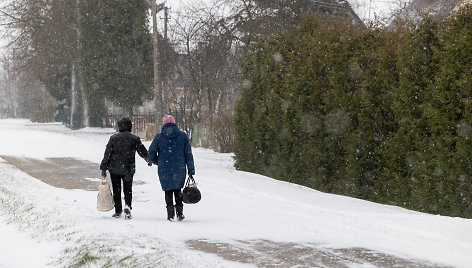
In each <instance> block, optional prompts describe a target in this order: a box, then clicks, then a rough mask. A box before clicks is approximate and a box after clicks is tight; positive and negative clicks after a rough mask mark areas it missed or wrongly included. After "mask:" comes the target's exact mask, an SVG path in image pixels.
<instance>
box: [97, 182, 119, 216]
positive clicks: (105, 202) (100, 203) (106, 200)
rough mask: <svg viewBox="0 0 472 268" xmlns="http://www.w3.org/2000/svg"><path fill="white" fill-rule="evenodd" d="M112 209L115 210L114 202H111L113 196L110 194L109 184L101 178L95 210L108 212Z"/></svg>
mask: <svg viewBox="0 0 472 268" xmlns="http://www.w3.org/2000/svg"><path fill="white" fill-rule="evenodd" d="M113 208H115V202H114V201H113V195H112V194H111V187H110V184H109V183H108V182H107V181H106V180H105V178H102V182H100V188H99V189H98V195H97V209H98V211H110V210H112V209H113Z"/></svg>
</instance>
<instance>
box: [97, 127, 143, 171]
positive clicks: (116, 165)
mask: <svg viewBox="0 0 472 268" xmlns="http://www.w3.org/2000/svg"><path fill="white" fill-rule="evenodd" d="M110 143H111V145H112V146H113V147H112V148H110V149H111V150H112V153H110V155H109V160H108V161H107V160H105V159H104V160H105V163H103V164H104V165H106V164H108V165H107V166H108V170H109V171H110V173H113V174H119V175H128V174H129V175H134V173H135V171H136V164H135V155H136V151H138V154H139V155H140V156H141V157H143V158H146V157H147V151H146V152H145V151H144V150H145V149H146V148H145V147H144V145H142V143H141V140H140V139H139V137H138V136H136V135H134V134H132V133H131V132H129V131H123V132H118V133H116V134H114V135H113V136H111V138H110ZM140 145H142V146H143V147H144V149H142V148H140V150H138V147H140ZM101 169H102V170H103V168H101Z"/></svg>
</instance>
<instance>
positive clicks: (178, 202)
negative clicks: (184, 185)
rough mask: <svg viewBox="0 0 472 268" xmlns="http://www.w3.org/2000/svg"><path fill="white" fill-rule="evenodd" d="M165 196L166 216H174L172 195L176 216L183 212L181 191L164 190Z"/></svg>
mask: <svg viewBox="0 0 472 268" xmlns="http://www.w3.org/2000/svg"><path fill="white" fill-rule="evenodd" d="M165 197H166V208H167V217H168V218H173V217H174V200H173V199H174V197H175V210H176V211H177V216H180V215H182V214H183V207H184V204H183V203H182V200H183V196H182V191H181V190H180V189H178V190H169V191H165Z"/></svg>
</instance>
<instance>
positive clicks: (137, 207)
mask: <svg viewBox="0 0 472 268" xmlns="http://www.w3.org/2000/svg"><path fill="white" fill-rule="evenodd" d="M111 133H113V130H110V129H105V130H104V129H90V128H86V129H82V130H78V131H72V130H69V129H67V128H65V127H63V126H62V125H59V124H32V123H30V122H29V121H27V120H11V119H6V120H0V156H4V158H5V159H8V157H10V159H13V158H12V157H14V158H16V159H22V158H24V159H37V160H44V161H47V159H50V158H54V159H61V158H68V159H75V160H77V161H79V162H80V161H87V162H91V163H96V164H98V163H99V162H100V160H101V158H102V156H103V151H104V148H105V145H106V142H107V141H108V138H109V136H110V135H111ZM145 145H146V146H149V142H145ZM5 156H6V157H5ZM194 157H195V161H196V176H195V178H196V180H197V182H198V183H199V188H200V189H201V191H202V196H203V197H202V201H201V202H200V203H198V204H196V205H186V206H185V207H184V214H185V216H186V220H185V221H183V222H173V223H170V222H168V221H166V214H165V213H166V212H165V203H164V194H163V192H162V191H161V188H160V185H159V182H158V179H157V172H156V167H155V166H153V167H147V166H146V163H145V162H144V161H143V160H141V159H139V157H138V158H137V172H136V175H135V180H136V181H140V182H142V183H140V184H135V185H134V188H133V220H131V221H125V220H123V219H113V218H111V217H110V216H111V214H112V213H111V212H109V213H102V212H98V211H97V210H96V195H97V192H95V191H87V190H83V189H64V188H60V187H53V186H51V185H49V184H47V183H45V182H43V181H40V180H38V179H36V178H34V177H32V176H31V175H29V174H28V173H25V172H23V171H21V170H20V169H18V168H17V167H16V166H15V165H12V164H11V163H8V162H6V161H5V160H0V204H1V208H2V213H0V235H1V234H2V233H5V232H7V233H8V234H9V239H10V240H12V241H13V240H14V241H17V242H18V243H12V244H11V245H10V244H8V246H7V247H8V249H9V250H7V251H4V250H2V248H0V267H2V265H3V266H4V267H10V265H9V264H11V263H15V259H16V260H17V262H18V263H20V262H21V263H24V262H30V263H31V264H33V263H36V265H31V266H41V264H42V265H46V264H49V265H53V266H64V267H65V266H67V267H71V266H74V267H75V266H80V265H85V266H92V267H95V266H104V265H110V266H135V267H156V266H162V267H166V266H173V267H183V266H187V267H238V266H243V267H244V266H275V265H279V266H283V267H286V266H292V265H297V264H298V265H301V267H309V266H316V265H321V266H327V267H330V266H331V267H337V266H345V267H356V266H358V267H360V266H362V267H365V266H369V267H375V266H391V265H400V266H420V267H421V266H423V267H430V266H442V265H444V266H453V267H468V266H469V265H470V263H472V254H471V252H472V220H470V219H462V218H451V217H443V216H437V215H429V214H423V213H418V212H413V211H409V210H405V209H402V208H398V207H392V206H385V205H379V204H375V203H372V202H367V201H363V200H358V199H353V198H348V197H343V196H338V195H331V194H325V193H321V192H318V191H315V190H312V189H308V188H306V187H302V186H298V185H294V184H290V183H286V182H280V181H276V180H273V179H270V178H267V177H264V176H260V175H256V174H251V173H247V172H241V171H237V170H235V169H234V168H233V167H232V164H233V160H232V158H231V154H218V153H214V152H212V151H210V150H206V149H201V148H194ZM67 168H68V167H67V166H64V169H67ZM89 169H90V167H89ZM64 174H67V172H64ZM96 174H97V175H96V178H90V181H92V182H96V179H97V178H98V177H99V176H100V171H99V170H97V171H96ZM5 224H8V225H5ZM12 228H13V229H12ZM11 230H14V231H11ZM2 237H3V235H2ZM2 240H3V239H2ZM3 246H5V245H3ZM19 249H24V250H19ZM5 252H8V255H5V254H6V253H5ZM33 253H34V254H33ZM38 254H39V255H38ZM284 254H285V257H287V258H284ZM25 255H26V256H31V258H25ZM289 255H290V258H288V257H289ZM294 256H296V257H294ZM20 266H23V265H19V266H18V267H20Z"/></svg>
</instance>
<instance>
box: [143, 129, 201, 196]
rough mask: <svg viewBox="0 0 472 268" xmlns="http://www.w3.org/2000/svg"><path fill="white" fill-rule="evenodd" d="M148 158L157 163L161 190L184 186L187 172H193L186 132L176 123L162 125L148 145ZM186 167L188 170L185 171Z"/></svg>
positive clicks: (190, 149) (190, 150)
mask: <svg viewBox="0 0 472 268" xmlns="http://www.w3.org/2000/svg"><path fill="white" fill-rule="evenodd" d="M149 159H150V160H151V161H152V163H154V164H157V165H158V175H159V181H160V182H161V187H162V190H163V191H168V190H177V189H181V188H182V187H184V183H185V178H186V176H187V173H190V174H192V175H194V174H195V166H194V163H193V155H192V148H191V147H190V142H189V140H188V137H187V134H185V132H183V131H180V130H179V128H178V127H177V125H176V124H174V123H167V124H165V125H163V126H162V130H161V133H159V134H157V135H156V136H155V137H154V139H153V140H152V143H151V146H150V147H149ZM187 169H188V172H187Z"/></svg>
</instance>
